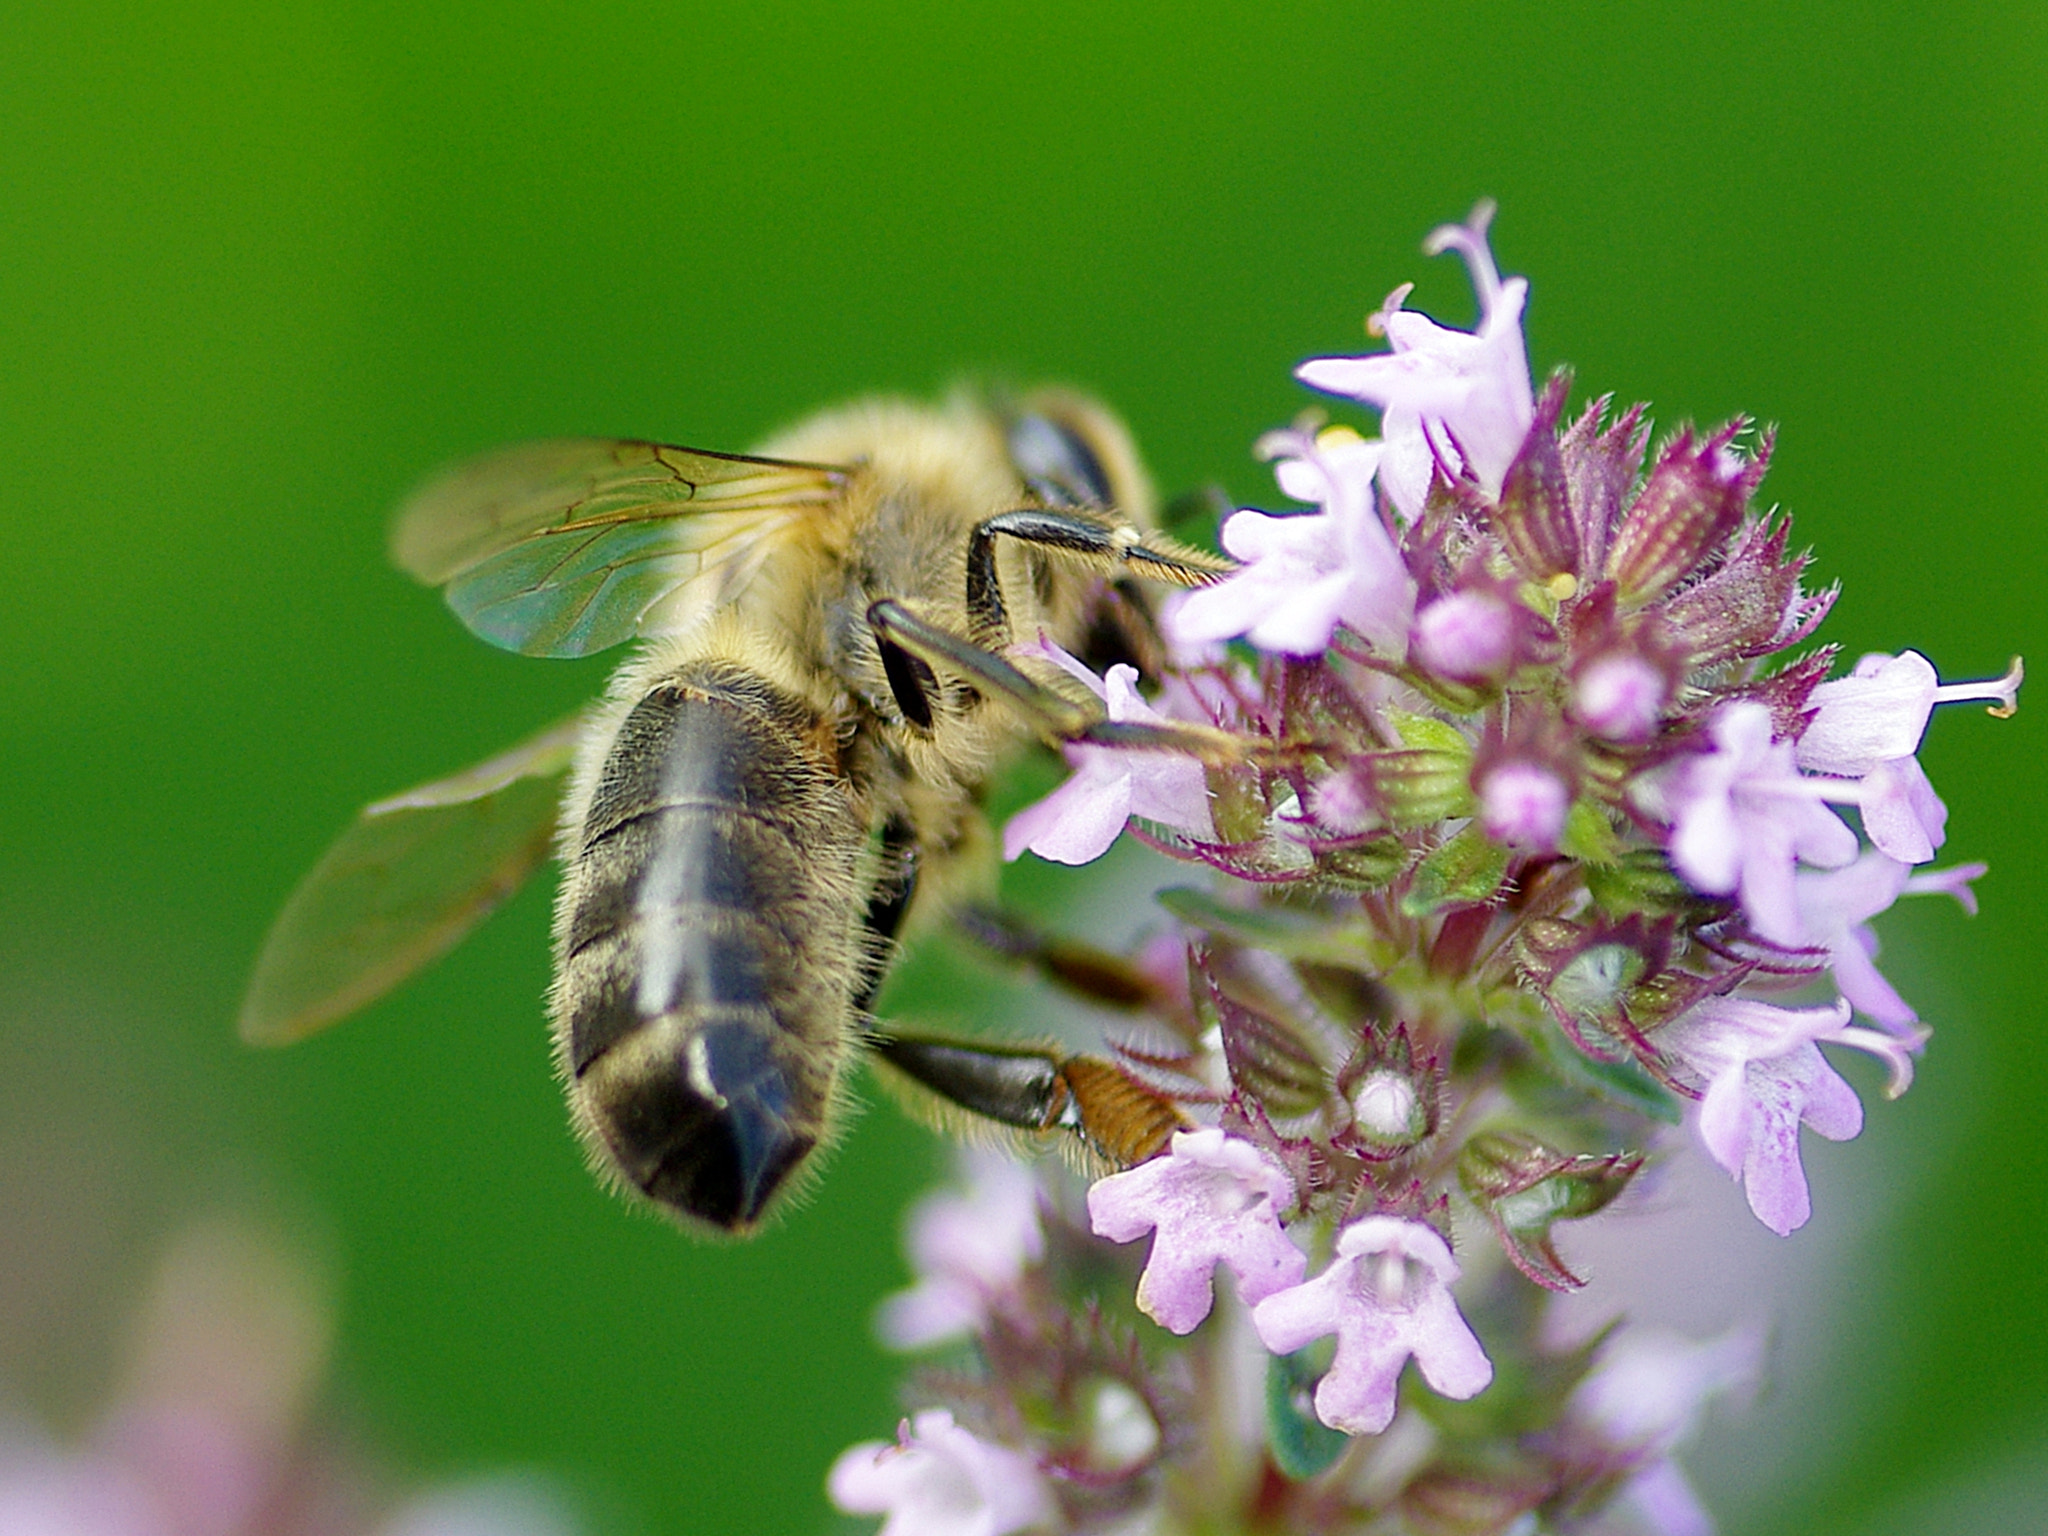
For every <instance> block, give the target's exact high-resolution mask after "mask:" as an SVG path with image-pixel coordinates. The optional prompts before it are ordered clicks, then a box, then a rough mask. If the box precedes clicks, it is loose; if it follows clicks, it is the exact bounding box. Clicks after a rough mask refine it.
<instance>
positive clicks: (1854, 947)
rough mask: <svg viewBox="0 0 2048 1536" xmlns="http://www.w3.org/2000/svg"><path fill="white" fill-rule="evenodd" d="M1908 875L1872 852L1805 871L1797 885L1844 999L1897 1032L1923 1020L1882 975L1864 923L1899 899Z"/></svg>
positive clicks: (1812, 941)
mask: <svg viewBox="0 0 2048 1536" xmlns="http://www.w3.org/2000/svg"><path fill="white" fill-rule="evenodd" d="M1907 874H1908V870H1907V867H1906V865H1904V864H1902V863H1900V862H1899V861H1898V860H1897V859H1892V858H1887V857H1886V856H1885V855H1884V854H1883V853H1881V852H1878V851H1877V850H1875V849H1872V850H1871V851H1869V852H1867V853H1865V854H1864V855H1863V857H1862V858H1860V859H1858V860H1857V861H1856V862H1855V863H1854V864H1851V865H1848V866H1846V867H1845V868H1842V869H1835V870H1802V871H1801V872H1800V874H1799V875H1798V877H1797V880H1796V885H1797V890H1798V903H1799V927H1800V931H1801V932H1802V933H1803V934H1804V935H1805V937H1806V943H1807V944H1808V945H1810V946H1812V947H1814V948H1817V949H1825V950H1827V952H1828V962H1829V964H1830V965H1831V966H1832V967H1833V970H1834V976H1835V985H1836V986H1837V987H1839V988H1840V989H1841V992H1842V996H1844V997H1846V998H1847V999H1848V1000H1849V1001H1850V1003H1851V1004H1853V1005H1854V1006H1855V1007H1856V1008H1857V1009H1858V1010H1859V1011H1860V1012H1862V1013H1865V1014H1868V1015H1869V1016H1870V1017H1871V1018H1873V1019H1876V1020H1877V1021H1878V1022H1879V1023H1880V1024H1883V1025H1885V1026H1886V1027H1888V1028H1892V1029H1903V1028H1906V1027H1908V1026H1910V1025H1911V1024H1913V1023H1914V1022H1915V1020H1916V1018H1917V1017H1918V1016H1917V1015H1916V1014H1915V1013H1914V1012H1913V1009H1912V1008H1911V1006H1909V1005H1908V1004H1907V1002H1906V1000H1905V999H1904V998H1902V997H1900V996H1899V994H1898V993H1897V992H1896V991H1894V990H1893V988H1892V984H1891V983H1890V982H1888V981H1886V980H1885V978H1884V976H1883V975H1882V974H1880V972H1879V971H1878V969H1877V966H1876V964H1875V963H1874V962H1873V959H1872V950H1871V948H1870V943H1869V939H1868V936H1869V933H1870V930H1869V929H1868V928H1865V927H1864V926H1863V924H1865V923H1867V922H1868V921H1869V920H1870V919H1871V918H1873V917H1875V916H1877V915H1878V913H1880V912H1883V911H1885V910H1886V909H1887V908H1889V907H1890V906H1891V904H1892V903H1893V902H1894V901H1896V900H1897V899H1898V897H1899V894H1900V892H1901V891H1903V890H1904V889H1905V886H1906V878H1907Z"/></svg>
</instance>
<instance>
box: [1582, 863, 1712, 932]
mask: <svg viewBox="0 0 2048 1536" xmlns="http://www.w3.org/2000/svg"><path fill="white" fill-rule="evenodd" d="M1586 889H1587V891H1588V892H1589V893H1590V894H1591V895H1592V897H1593V900H1594V901H1596V902H1598V903H1599V904H1600V906H1601V907H1602V908H1603V909H1605V910H1606V911H1608V912H1612V913H1615V914H1616V915H1618V916H1626V915H1627V914H1628V913H1631V912H1642V913H1647V914H1651V915H1654V916H1664V915H1667V914H1673V913H1683V912H1688V911H1690V910H1692V909H1693V908H1694V907H1696V906H1697V905H1699V900H1700V898H1699V897H1698V896H1696V895H1694V894H1693V892H1692V891H1691V889H1690V888H1689V887H1688V886H1687V885H1686V883H1685V882H1684V881H1683V880H1681V879H1679V878H1678V876H1677V875H1676V874H1675V873H1673V871H1672V868H1671V865H1670V862H1669V861H1668V860H1666V858H1665V857H1664V853H1663V850H1662V849H1659V848H1630V849H1627V850H1625V851H1622V852H1620V853H1618V854H1617V855H1616V856H1615V857H1614V858H1613V859H1611V860H1607V861H1599V860H1588V861H1587V868H1586Z"/></svg>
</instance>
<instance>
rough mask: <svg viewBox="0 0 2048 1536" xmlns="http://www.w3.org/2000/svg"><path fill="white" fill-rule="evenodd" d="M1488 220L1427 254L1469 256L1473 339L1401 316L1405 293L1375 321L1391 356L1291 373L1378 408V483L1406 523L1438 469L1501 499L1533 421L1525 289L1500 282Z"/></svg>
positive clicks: (1449, 230)
mask: <svg viewBox="0 0 2048 1536" xmlns="http://www.w3.org/2000/svg"><path fill="white" fill-rule="evenodd" d="M1488 217H1490V210H1481V211H1480V212H1479V213H1478V214H1476V215H1475V217H1474V218H1473V219H1472V221H1471V222H1469V223H1467V224H1464V225H1448V226H1445V227H1444V228H1442V229H1439V230H1437V231H1436V232H1435V233H1434V234H1432V235H1431V237H1430V240H1429V243H1428V245H1427V247H1426V249H1428V250H1429V251H1430V252H1431V253H1432V254H1435V253H1437V252H1439V251H1443V250H1451V249H1455V250H1457V251H1458V252H1459V253H1460V254H1461V255H1463V256H1464V258H1465V260H1466V264H1467V266H1468V267H1469V268H1470V270H1471V274H1472V285H1473V288H1474V289H1475V290H1476V291H1477V293H1478V296H1479V308H1480V320H1479V328H1478V330H1477V331H1473V332H1467V331H1454V330H1451V329H1449V328H1448V327H1445V326H1441V325H1438V324H1436V323H1435V322H1434V321H1432V320H1430V319H1429V318H1427V317H1426V316H1423V315H1418V314H1414V313H1412V312H1410V311H1408V310H1404V309H1402V308H1401V307H1400V304H1401V299H1402V297H1403V296H1404V295H1405V293H1406V290H1405V289H1401V290H1397V291H1396V292H1395V294H1394V295H1393V296H1392V297H1391V298H1390V299H1389V300H1388V303H1387V306H1386V308H1385V309H1383V310H1382V311H1381V313H1380V315H1379V316H1378V317H1377V320H1378V323H1379V325H1380V327H1381V329H1382V330H1383V331H1384V332H1385V334H1386V337H1387V342H1388V345H1389V347H1390V348H1391V349H1392V350H1390V351H1388V352H1384V353H1380V354H1378V355H1376V356H1371V357H1325V358H1316V359H1314V360H1312V361H1310V362H1307V363H1304V364H1302V366H1301V367H1300V368H1298V369H1296V370H1295V377H1297V378H1298V379H1300V380H1301V381H1302V382H1303V383H1304V384H1307V385H1309V386H1310V387H1311V388H1313V389H1321V390H1326V391H1328V392H1330V393H1332V394H1340V395H1348V396H1350V397H1351V398H1353V399H1355V400H1363V401H1366V402H1367V403H1369V404H1373V405H1377V406H1379V407H1380V409H1381V416H1380V436H1381V437H1382V438H1383V439H1384V440H1385V443H1386V452H1385V457H1384V458H1383V459H1382V460H1381V463H1380V466H1379V482H1380V484H1381V486H1382V487H1384V488H1385V490H1386V492H1387V495H1388V497H1389V498H1390V499H1391V500H1392V501H1393V503H1394V505H1395V506H1396V507H1397V508H1398V509H1399V510H1400V512H1401V514H1402V516H1403V517H1405V518H1407V519H1409V520H1410V521H1412V520H1413V519H1414V518H1415V517H1417V516H1418V515H1420V513H1421V510H1422V504H1423V499H1424V497H1425V496H1426V494H1427V492H1428V490H1429V482H1430V478H1431V475H1432V474H1433V473H1434V471H1435V467H1436V465H1437V463H1438V462H1439V461H1441V462H1442V463H1443V464H1445V465H1446V466H1447V467H1448V468H1449V469H1450V470H1451V471H1452V472H1453V473H1455V472H1456V471H1457V470H1458V469H1459V468H1461V467H1462V468H1465V469H1469V470H1470V471H1471V473H1472V476H1473V478H1474V479H1476V480H1477V481H1478V482H1479V483H1480V485H1482V486H1483V487H1484V488H1485V489H1486V490H1487V491H1488V492H1490V493H1494V494H1498V493H1499V491H1500V488H1501V481H1502V479H1503V477H1504V476H1505V475H1506V474H1507V469H1508V466H1509V465H1510V464H1511V463H1513V462H1514V457H1515V454H1516V453H1517V452H1518V451H1520V449H1521V446H1522V440H1523V439H1524V438H1525V437H1526V436H1527V435H1528V431H1529V427H1530V424H1531V423H1532V422H1533V421H1534V419H1535V398H1534V395H1533V393H1532V391H1531V388H1530V383H1529V359H1528V354H1527V352H1526V350H1525V349H1524V346H1523V342H1522V309H1523V305H1524V303H1525V302H1526V300H1527V298H1528V292H1529V285H1528V283H1527V281H1526V280H1525V279H1522V278H1519V277H1517V278H1510V279H1509V280H1507V281H1506V282H1502V281H1501V279H1500V276H1499V273H1498V272H1497V270H1496V269H1495V267H1494V263H1493V255H1492V253H1491V251H1489V250H1488V249H1487V245H1486V220H1487V218H1488Z"/></svg>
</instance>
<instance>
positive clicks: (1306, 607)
mask: <svg viewBox="0 0 2048 1536" xmlns="http://www.w3.org/2000/svg"><path fill="white" fill-rule="evenodd" d="M1259 450H1260V452H1261V453H1262V454H1265V455H1266V456H1268V457H1273V456H1278V457H1279V459H1280V463H1279V466H1278V469H1277V471H1276V473H1277V475H1278V478H1279V481H1280V488H1281V489H1282V490H1283V491H1285V492H1286V493H1287V494H1288V495H1289V496H1292V497H1293V498H1295V499H1296V500H1297V501H1312V502H1315V503H1316V504H1317V505H1319V506H1320V507H1321V508H1322V509H1323V510H1322V511H1321V512H1319V513H1304V514H1297V515H1295V516H1291V517H1268V516H1267V515H1266V514H1265V513H1263V512H1249V511H1247V512H1239V513H1236V514H1235V515H1234V516H1232V517H1231V519H1230V520H1229V521H1228V522H1227V523H1225V524H1224V525H1223V547H1224V548H1225V549H1226V550H1228V551H1229V552H1230V553H1231V554H1232V555H1233V556H1234V557H1235V558H1237V559H1238V560H1241V561H1243V562H1244V569H1243V570H1241V571H1239V572H1238V573H1237V574H1236V575H1234V576H1231V577H1230V578H1228V579H1227V580H1224V581H1221V582H1218V583H1217V584H1216V585H1215V586H1212V587H1204V588H1202V589H1200V590H1198V591H1196V592H1193V593H1190V594H1189V595H1188V597H1187V598H1186V599H1184V600H1183V601H1182V602H1181V604H1180V606H1179V607H1178V608H1176V609H1175V610H1174V611H1173V613H1172V615H1171V616H1170V618H1169V620H1168V633H1169V635H1170V636H1171V638H1172V639H1173V640H1174V641H1175V642H1176V643H1177V644H1179V645H1183V646H1187V645H1199V644H1201V643H1203V642H1205V641H1215V640H1227V639H1230V638H1232V637H1234V636H1237V635H1243V636H1245V637H1246V638H1248V639H1249V640H1250V641H1251V643H1252V644H1253V645H1256V646H1258V647H1259V648H1260V649H1261V650H1265V651H1284V652H1286V653H1287V654H1288V655H1291V656H1313V655H1316V654H1318V653H1320V652H1321V651H1322V650H1323V649H1324V648H1325V647H1327V646H1328V645H1329V643H1330V636H1331V634H1333V633H1334V632H1335V630H1336V628H1337V626H1338V625H1339V624H1345V625H1348V626H1349V627H1350V628H1351V629H1352V630H1353V631H1355V632H1356V633H1357V634H1358V635H1360V636H1361V637H1362V638H1363V639H1364V640H1365V641H1366V642H1367V643H1368V644H1370V645H1372V646H1373V647H1375V648H1376V649H1379V650H1381V651H1384V652H1386V653H1387V654H1390V655H1395V656H1398V655H1400V654H1401V652H1402V648H1403V647H1404V646H1405V645H1406V644H1407V638H1408V620H1409V617H1410V616H1411V615H1412V614H1413V613H1414V611H1415V583H1414V581H1413V579H1412V578H1411V577H1410V576H1409V574H1408V567H1407V566H1406V564H1404V563H1403V561H1402V559H1401V554H1400V551H1399V550H1398V549H1396V548H1395V547H1394V540H1393V536H1392V535H1391V534H1389V533H1388V532H1387V526H1386V524H1385V523H1384V522H1383V521H1381V519H1380V514H1379V512H1378V510H1377V508H1376V507H1375V505H1374V501H1373V489H1372V477H1373V471H1374V469H1375V468H1376V467H1377V466H1378V464H1379V462H1380V451H1381V445H1380V444H1379V443H1373V442H1366V441H1365V440H1364V439H1362V438H1360V437H1359V436H1358V434H1357V433H1355V432H1351V431H1349V430H1347V429H1344V428H1333V429H1331V430H1329V431H1326V432H1324V433H1322V434H1321V435H1320V436H1318V437H1314V438H1311V437H1309V436H1308V434H1306V433H1303V432H1270V433H1268V434H1267V435H1266V436H1265V437H1264V438H1262V439H1260V443H1259Z"/></svg>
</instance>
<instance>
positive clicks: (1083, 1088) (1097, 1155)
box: [868, 1028, 1189, 1168]
mask: <svg viewBox="0 0 2048 1536" xmlns="http://www.w3.org/2000/svg"><path fill="white" fill-rule="evenodd" d="M868 1043H869V1045H870V1046H871V1047H872V1049H873V1050H874V1053H875V1055H876V1056H877V1057H879V1058H880V1059H881V1060H882V1061H883V1062H884V1063H885V1064H886V1065H887V1066H888V1067H889V1068H891V1069H892V1070H893V1071H894V1072H895V1073H897V1074H899V1075H900V1076H901V1077H902V1078H903V1079H905V1080H907V1081H908V1082H909V1083H910V1084H912V1085H913V1086H914V1087H915V1088H916V1089H918V1090H919V1091H920V1094H921V1095H922V1096H926V1097H928V1098H931V1097H935V1098H936V1100H937V1101H938V1102H939V1105H940V1106H941V1110H942V1112H941V1114H940V1115H939V1116H938V1118H940V1119H941V1120H944V1121H948V1122H951V1123H949V1124H948V1125H947V1126H946V1128H947V1129H951V1130H955V1131H969V1130H971V1129H972V1128H973V1125H974V1123H975V1122H976V1121H980V1122H993V1124H994V1125H995V1126H998V1127H1002V1128H1006V1129H1009V1130H1012V1131H1022V1132H1026V1133H1028V1134H1031V1135H1034V1136H1052V1135H1062V1134H1063V1135H1065V1136H1067V1137H1071V1138H1072V1141H1073V1143H1074V1144H1076V1145H1077V1146H1078V1147H1079V1149H1080V1150H1081V1151H1083V1152H1085V1153H1086V1154H1087V1155H1088V1156H1089V1157H1090V1158H1092V1159H1093V1160H1095V1161H1096V1162H1098V1163H1105V1164H1108V1165H1109V1166H1111V1167H1115V1168H1128V1167H1130V1166H1132V1165H1133V1164H1135V1163H1141V1162H1143V1161H1144V1160H1145V1159H1146V1158H1148V1157H1152V1156H1154V1155H1155V1154H1157V1153H1159V1152H1161V1151H1163V1150H1164V1149H1165V1147H1166V1143H1167V1140H1168V1138H1170V1137H1171V1136H1172V1135H1173V1133H1174V1132H1175V1131H1181V1130H1186V1129H1188V1128H1189V1121H1188V1119H1187V1117H1186V1116H1185V1115H1184V1114H1182V1113H1181V1111H1180V1108H1179V1106H1178V1105H1177V1104H1176V1103H1175V1102H1174V1101H1173V1100H1172V1099H1171V1098H1170V1097H1168V1096H1167V1095H1166V1094H1163V1093H1160V1092H1159V1091H1157V1090H1156V1089H1153V1088H1150V1087H1147V1086H1146V1085H1145V1084H1143V1083H1141V1082H1139V1081H1138V1080H1137V1079H1136V1078H1135V1077H1133V1076H1132V1075H1131V1074H1130V1073H1128V1072H1126V1071H1125V1070H1124V1069H1123V1068H1122V1067H1120V1066H1118V1065H1116V1063H1114V1062H1111V1061H1105V1060H1104V1059H1102V1058H1101V1057H1099V1056H1070V1055H1068V1054H1067V1053H1066V1052H1064V1051H1061V1050H1058V1049H1056V1048H1054V1047H1051V1046H1031V1045H993V1044H990V1043H988V1042H986V1041H981V1040H966V1039H960V1038H957V1037H949V1036H941V1035H927V1034H924V1033H923V1032H921V1031H913V1030H907V1029H894V1028H892V1029H889V1030H887V1031H878V1032H877V1033H875V1034H873V1035H871V1036H870V1037H869V1041H868Z"/></svg>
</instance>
